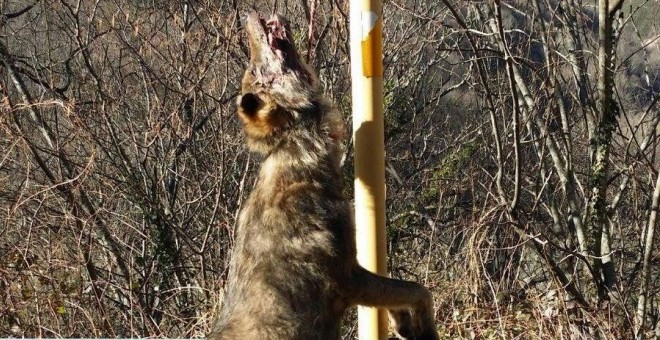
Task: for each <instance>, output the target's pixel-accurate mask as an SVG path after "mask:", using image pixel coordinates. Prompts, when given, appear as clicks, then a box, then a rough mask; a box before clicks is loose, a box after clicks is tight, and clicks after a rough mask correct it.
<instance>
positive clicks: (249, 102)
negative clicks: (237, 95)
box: [240, 93, 263, 115]
mask: <svg viewBox="0 0 660 340" xmlns="http://www.w3.org/2000/svg"><path fill="white" fill-rule="evenodd" d="M262 103H263V102H262V101H261V99H260V98H259V97H258V96H257V95H256V94H254V93H246V94H244V95H243V97H241V103H240V106H241V109H243V112H245V113H246V114H249V115H252V114H255V113H256V112H257V110H258V109H259V107H261V105H262Z"/></svg>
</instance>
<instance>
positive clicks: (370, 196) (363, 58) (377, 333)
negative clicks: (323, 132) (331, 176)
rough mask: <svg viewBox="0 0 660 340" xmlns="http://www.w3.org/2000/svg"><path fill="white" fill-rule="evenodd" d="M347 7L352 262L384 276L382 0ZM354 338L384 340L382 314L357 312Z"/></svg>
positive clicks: (365, 310)
mask: <svg viewBox="0 0 660 340" xmlns="http://www.w3.org/2000/svg"><path fill="white" fill-rule="evenodd" d="M350 6H351V8H350V23H351V24H350V25H351V26H350V34H351V78H352V84H353V141H354V144H355V225H356V242H357V258H358V262H359V263H360V264H361V265H362V266H363V267H364V268H366V269H367V270H370V271H372V272H375V273H378V274H380V275H387V259H386V244H385V243H386V239H385V142H384V134H383V38H382V32H383V5H382V1H381V0H351V3H350ZM358 336H359V339H360V340H377V339H378V340H384V339H386V337H387V315H386V313H385V311H384V310H377V309H375V308H367V307H358Z"/></svg>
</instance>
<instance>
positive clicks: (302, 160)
mask: <svg viewBox="0 0 660 340" xmlns="http://www.w3.org/2000/svg"><path fill="white" fill-rule="evenodd" d="M288 133H289V134H290V135H289V136H287V137H285V138H283V139H282V143H280V144H279V145H278V146H277V147H275V148H274V149H273V150H272V151H271V152H270V153H269V154H268V155H267V156H266V158H265V159H264V161H263V163H262V165H261V170H260V171H259V180H260V181H261V182H269V181H270V180H272V179H277V180H278V181H281V180H283V179H284V180H286V179H289V180H290V181H292V182H300V181H318V180H327V179H329V178H328V177H332V178H334V177H336V176H339V171H340V169H339V161H340V160H339V147H338V146H337V143H336V142H335V141H333V140H331V139H330V138H328V137H323V136H321V135H319V134H317V133H310V132H308V131H289V132H288Z"/></svg>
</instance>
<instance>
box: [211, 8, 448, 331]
mask: <svg viewBox="0 0 660 340" xmlns="http://www.w3.org/2000/svg"><path fill="white" fill-rule="evenodd" d="M245 26H246V31H247V37H248V40H249V49H250V63H249V66H248V67H247V70H246V71H245V75H244V77H243V81H242V91H241V95H240V97H239V98H238V100H237V106H238V116H239V117H240V119H241V120H242V122H243V126H244V133H245V138H246V141H247V146H248V148H249V149H250V150H251V151H253V152H256V153H258V154H261V155H262V156H263V162H262V164H261V169H260V171H259V175H258V178H257V181H256V184H255V187H254V189H253V191H252V193H251V194H250V196H249V198H248V200H247V201H246V203H245V204H244V207H243V208H242V210H241V212H240V215H239V219H238V227H237V230H236V235H235V245H234V249H233V253H232V259H231V262H230V266H229V274H228V281H227V290H226V294H225V298H224V300H223V302H222V307H221V310H220V311H219V315H218V317H217V319H216V320H215V322H214V324H213V325H212V330H211V333H210V334H209V336H208V337H209V339H231V340H236V339H247V340H252V339H254V340H266V339H300V340H310V339H339V338H340V328H341V319H342V316H343V314H344V312H345V310H346V309H347V308H348V307H350V306H353V305H356V304H359V305H366V306H377V307H383V308H387V309H388V310H389V311H390V319H391V321H392V323H393V326H394V329H395V331H396V333H397V335H398V336H399V337H401V338H403V339H438V334H437V332H436V329H435V324H434V311H433V301H432V297H431V294H430V292H429V291H428V290H427V289H426V288H424V287H423V286H422V285H419V284H417V283H414V282H409V281H403V280H394V279H389V278H385V277H381V276H378V275H375V274H372V273H370V272H368V271H367V270H365V269H364V268H362V267H360V265H358V263H357V261H356V258H355V256H356V250H355V228H354V225H353V219H352V213H351V208H350V206H349V202H348V201H347V200H346V199H345V198H344V196H343V195H342V192H343V180H342V173H341V169H340V158H341V147H340V144H341V140H342V138H343V137H344V134H345V130H344V126H343V122H342V120H341V117H340V115H339V113H338V112H337V111H336V110H335V109H334V108H333V106H332V104H331V103H330V102H328V101H327V100H326V99H325V98H324V97H323V95H322V91H321V89H320V86H319V80H318V78H317V77H316V75H315V73H314V72H313V71H312V70H311V69H310V67H309V66H307V65H306V64H305V63H304V62H302V61H301V60H300V57H299V55H298V53H297V51H296V49H295V46H294V42H293V39H292V37H291V31H290V29H289V26H288V24H287V23H286V21H285V20H284V19H283V18H282V17H279V16H276V15H275V16H272V17H271V18H270V19H269V20H265V19H263V18H262V17H261V16H260V15H259V14H258V13H256V12H252V13H250V14H249V15H248V17H247V19H246V24H245ZM411 312H412V313H411Z"/></svg>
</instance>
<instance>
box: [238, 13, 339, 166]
mask: <svg viewBox="0 0 660 340" xmlns="http://www.w3.org/2000/svg"><path fill="white" fill-rule="evenodd" d="M245 29H246V32H247V37H248V42H249V47H250V63H249V65H248V67H247V69H246V70H245V74H244V75H243V81H242V85H241V95H240V96H239V97H238V100H237V106H238V116H239V117H240V118H241V120H242V121H243V126H244V130H245V135H246V138H247V141H248V147H249V148H250V149H252V150H253V151H256V152H259V153H263V154H268V153H270V152H272V151H273V149H274V148H276V147H277V146H278V145H281V144H282V143H283V142H285V141H286V139H287V138H292V137H293V135H295V134H296V133H297V134H298V135H300V133H303V132H304V133H306V134H308V135H310V136H316V137H320V138H324V137H325V138H329V139H330V140H332V141H335V142H336V141H338V140H340V139H341V138H343V136H344V128H343V123H342V121H341V117H340V116H339V114H338V112H336V111H335V110H334V109H333V108H332V106H331V105H330V104H329V103H328V102H327V101H326V100H325V99H324V98H323V95H322V93H321V90H320V87H319V81H318V78H317V77H316V74H315V73H314V71H313V70H312V69H311V68H310V67H309V66H308V65H307V64H305V63H304V62H303V61H302V60H301V59H300V56H299V54H298V51H297V50H296V47H295V44H294V41H293V37H292V36H291V30H290V28H289V24H288V22H287V21H286V20H285V19H284V18H282V17H280V16H278V15H273V16H271V17H270V19H268V20H265V19H263V18H262V17H261V16H260V15H259V14H258V13H257V12H252V13H250V14H249V15H248V16H247V20H246V24H245Z"/></svg>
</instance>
